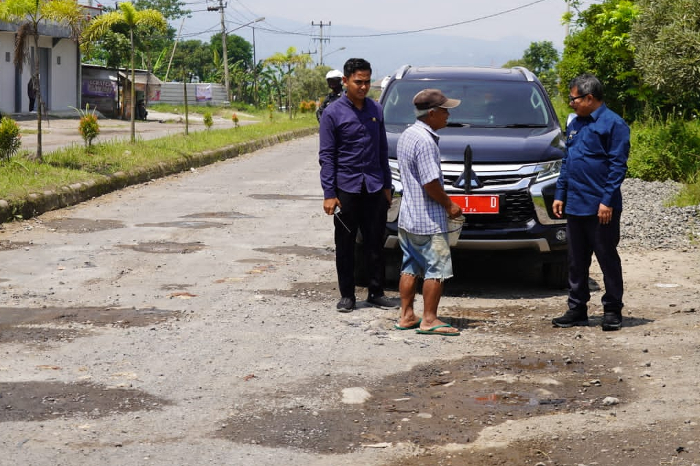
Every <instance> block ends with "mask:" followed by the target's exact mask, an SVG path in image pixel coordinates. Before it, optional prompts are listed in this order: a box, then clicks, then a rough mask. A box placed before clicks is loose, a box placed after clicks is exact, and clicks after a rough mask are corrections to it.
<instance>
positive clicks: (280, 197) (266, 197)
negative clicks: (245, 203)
mask: <svg viewBox="0 0 700 466" xmlns="http://www.w3.org/2000/svg"><path fill="white" fill-rule="evenodd" d="M248 197H250V198H252V199H259V200H261V201H319V202H321V201H323V197H321V196H310V195H305V194H251V195H250V196H248Z"/></svg>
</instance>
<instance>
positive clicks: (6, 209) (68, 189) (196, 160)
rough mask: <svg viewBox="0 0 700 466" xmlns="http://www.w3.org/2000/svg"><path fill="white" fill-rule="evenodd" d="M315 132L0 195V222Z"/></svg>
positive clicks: (289, 134)
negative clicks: (15, 196)
mask: <svg viewBox="0 0 700 466" xmlns="http://www.w3.org/2000/svg"><path fill="white" fill-rule="evenodd" d="M317 132H318V128H308V129H303V130H296V131H288V132H286V133H281V134H277V135H275V136H269V137H266V138H262V139H256V140H254V141H248V142H243V143H240V144H236V145H233V146H228V147H223V148H220V149H216V150H211V151H206V152H200V153H196V154H192V155H187V156H184V157H182V158H180V159H178V160H174V161H170V162H167V163H166V162H161V163H159V164H157V165H155V166H149V167H143V168H140V169H138V170H134V171H133V172H129V173H124V172H117V173H114V174H112V175H108V176H104V177H101V178H99V179H96V180H90V181H85V182H81V183H73V184H71V185H69V186H62V187H61V188H59V189H57V190H54V191H44V192H42V193H31V194H29V195H27V197H26V198H25V199H20V200H15V201H11V202H8V201H6V200H3V199H0V223H5V222H11V221H13V220H15V219H18V218H20V217H21V218H23V219H28V218H32V217H35V216H37V215H41V214H43V213H44V212H49V211H51V210H56V209H61V208H64V207H69V206H71V205H75V204H79V203H81V202H84V201H87V200H89V199H93V198H95V197H99V196H102V195H103V194H107V193H110V192H113V191H117V190H119V189H122V188H125V187H127V186H132V185H136V184H140V183H145V182H147V181H150V180H153V179H156V178H162V177H164V176H168V175H173V174H175V173H181V172H184V171H187V170H190V169H191V168H195V167H202V166H205V165H210V164H212V163H214V162H218V161H221V160H226V159H230V158H234V157H237V156H239V155H241V154H246V153H249V152H253V151H256V150H259V149H262V148H265V147H269V146H273V145H275V144H279V143H281V142H285V141H291V140H292V139H296V138H300V137H304V136H310V135H312V134H315V133H317Z"/></svg>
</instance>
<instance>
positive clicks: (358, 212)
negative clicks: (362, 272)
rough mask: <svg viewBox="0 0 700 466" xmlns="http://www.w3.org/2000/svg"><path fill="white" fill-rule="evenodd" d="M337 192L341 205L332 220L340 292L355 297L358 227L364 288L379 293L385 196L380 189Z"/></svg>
mask: <svg viewBox="0 0 700 466" xmlns="http://www.w3.org/2000/svg"><path fill="white" fill-rule="evenodd" d="M337 195H338V199H339V200H340V204H341V205H342V207H341V211H340V213H339V214H338V215H337V216H336V217H335V218H334V219H333V221H334V224H335V266H336V271H337V272H338V288H339V289H340V295H341V296H342V297H346V298H352V299H354V298H355V238H356V237H357V230H358V228H359V230H360V233H362V242H363V245H364V254H365V263H366V264H367V278H368V280H369V282H368V285H367V290H368V292H369V294H370V295H371V296H381V295H383V294H384V251H383V249H384V231H385V228H386V211H387V207H388V203H387V199H386V195H385V194H384V191H383V190H381V189H380V190H379V191H377V192H376V193H368V192H367V191H366V190H365V189H364V187H363V189H362V192H361V193H349V192H346V191H342V190H338V193H337ZM340 221H342V223H341V222H340Z"/></svg>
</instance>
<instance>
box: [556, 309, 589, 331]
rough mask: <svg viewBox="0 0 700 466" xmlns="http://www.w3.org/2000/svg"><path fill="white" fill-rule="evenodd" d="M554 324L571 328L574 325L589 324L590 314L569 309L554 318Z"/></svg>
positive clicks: (585, 325) (584, 325)
mask: <svg viewBox="0 0 700 466" xmlns="http://www.w3.org/2000/svg"><path fill="white" fill-rule="evenodd" d="M552 324H553V325H555V326H556V327H561V328H569V327H574V326H583V327H587V326H588V314H587V313H586V312H580V311H572V310H571V309H569V310H568V311H566V312H565V313H564V315H563V316H561V317H555V318H554V319H552Z"/></svg>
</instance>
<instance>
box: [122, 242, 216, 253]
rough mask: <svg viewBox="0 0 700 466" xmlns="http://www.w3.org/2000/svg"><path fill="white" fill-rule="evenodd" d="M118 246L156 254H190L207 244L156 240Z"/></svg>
mask: <svg viewBox="0 0 700 466" xmlns="http://www.w3.org/2000/svg"><path fill="white" fill-rule="evenodd" d="M117 247H120V248H124V249H133V250H134V251H138V252H149V253H154V254H190V253H193V252H197V251H201V250H202V249H204V248H205V247H206V246H205V245H204V244H202V243H199V242H196V243H174V242H170V241H156V242H150V243H138V244H118V245H117Z"/></svg>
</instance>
